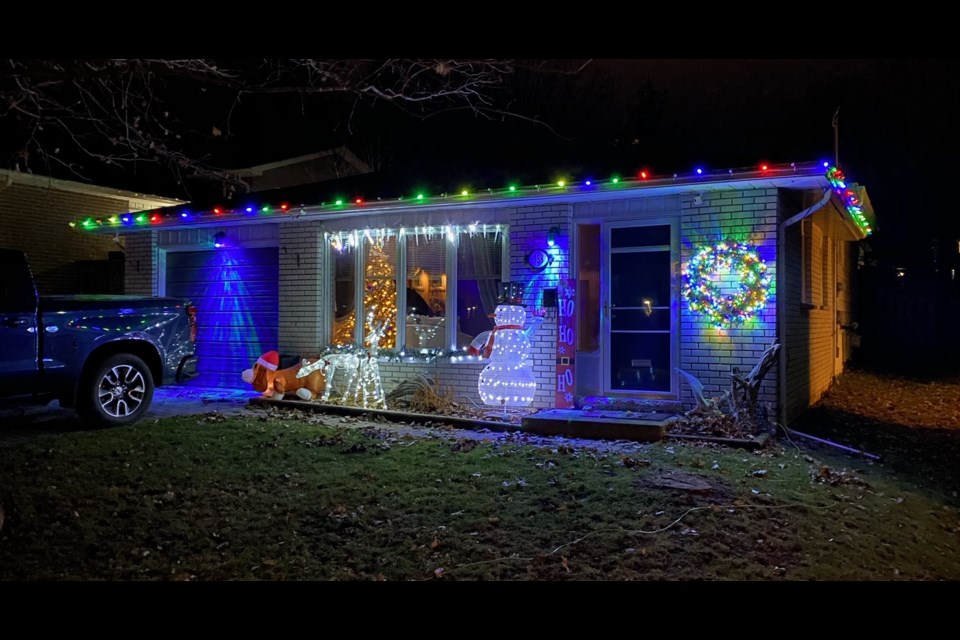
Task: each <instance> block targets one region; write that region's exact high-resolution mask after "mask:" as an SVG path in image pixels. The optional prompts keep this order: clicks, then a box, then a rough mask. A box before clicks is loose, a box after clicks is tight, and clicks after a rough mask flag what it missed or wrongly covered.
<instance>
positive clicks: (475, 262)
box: [455, 235, 502, 349]
mask: <svg viewBox="0 0 960 640" xmlns="http://www.w3.org/2000/svg"><path fill="white" fill-rule="evenodd" d="M501 261H502V243H501V242H500V239H499V238H498V239H494V238H493V237H483V236H476V235H475V236H469V235H461V236H460V242H459V243H458V246H457V334H456V343H455V344H456V345H457V348H460V349H463V348H465V347H469V346H470V344H471V343H472V342H473V341H474V339H476V337H477V336H478V335H480V334H481V333H483V332H484V331H489V330H490V329H492V328H493V326H494V325H493V318H492V317H491V316H492V315H493V312H494V311H495V310H496V307H497V292H498V290H499V287H500V279H501V277H500V274H501V267H502V262H501Z"/></svg>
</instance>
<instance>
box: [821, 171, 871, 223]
mask: <svg viewBox="0 0 960 640" xmlns="http://www.w3.org/2000/svg"><path fill="white" fill-rule="evenodd" d="M845 178H846V176H844V174H843V171H841V170H840V169H839V168H837V167H830V168H829V169H828V170H827V180H829V181H830V184H831V185H832V186H833V190H834V191H835V192H836V194H837V195H838V196H840V200H841V201H843V203H844V204H845V205H846V207H847V212H848V213H849V214H850V217H851V218H853V221H854V222H856V223H857V226H858V227H860V229H861V230H862V231H863V233H864V234H866V235H870V234H871V233H873V229H871V228H870V221H869V220H867V217H866V216H865V215H864V214H863V207H862V206H861V204H860V196H858V195H857V192H856V191H854V190H853V189H851V188H849V187H848V186H847V183H846V182H845V181H844V180H845Z"/></svg>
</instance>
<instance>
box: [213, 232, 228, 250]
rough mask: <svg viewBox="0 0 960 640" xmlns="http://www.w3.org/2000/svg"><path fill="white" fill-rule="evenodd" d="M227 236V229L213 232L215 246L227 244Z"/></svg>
mask: <svg viewBox="0 0 960 640" xmlns="http://www.w3.org/2000/svg"><path fill="white" fill-rule="evenodd" d="M226 238H227V234H226V232H225V231H217V232H216V233H215V234H213V246H214V247H216V248H217V249H221V248H223V247H225V246H227V242H226Z"/></svg>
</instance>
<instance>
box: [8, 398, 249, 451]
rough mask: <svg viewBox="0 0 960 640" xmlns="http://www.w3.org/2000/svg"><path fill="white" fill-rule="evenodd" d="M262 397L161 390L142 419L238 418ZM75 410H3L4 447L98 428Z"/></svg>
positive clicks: (55, 405)
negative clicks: (214, 415) (215, 414)
mask: <svg viewBox="0 0 960 640" xmlns="http://www.w3.org/2000/svg"><path fill="white" fill-rule="evenodd" d="M259 395H260V394H259V393H257V392H255V391H252V390H246V389H219V388H203V387H186V386H168V387H160V388H158V389H156V390H155V391H154V393H153V403H152V404H151V405H150V409H149V410H148V411H147V413H146V415H145V416H144V417H143V418H141V420H150V419H157V418H170V417H173V416H186V415H195V414H202V413H209V412H211V411H219V412H220V413H223V414H226V415H234V414H238V413H243V412H245V411H248V409H247V401H248V400H250V398H254V397H257V396H259ZM94 428H95V427H92V426H90V425H87V424H85V423H84V422H83V420H81V419H80V417H79V416H78V415H77V414H76V412H74V411H73V410H71V409H61V408H60V403H59V402H58V401H57V400H54V401H53V402H51V403H50V404H48V405H46V406H25V407H18V408H12V409H7V408H3V409H0V447H3V446H7V445H11V444H18V443H20V442H26V441H28V440H31V439H33V438H35V437H37V436H40V435H48V434H58V433H68V432H71V431H85V430H88V429H94Z"/></svg>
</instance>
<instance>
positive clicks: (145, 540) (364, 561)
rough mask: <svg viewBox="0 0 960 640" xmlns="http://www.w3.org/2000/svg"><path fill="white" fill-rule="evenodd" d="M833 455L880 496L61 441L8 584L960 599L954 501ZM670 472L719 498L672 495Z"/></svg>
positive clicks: (12, 491)
mask: <svg viewBox="0 0 960 640" xmlns="http://www.w3.org/2000/svg"><path fill="white" fill-rule="evenodd" d="M361 424H362V423H361ZM826 455H827V454H821V455H820V457H821V459H823V460H824V461H826V462H827V464H830V466H832V467H834V466H836V465H837V464H846V465H848V466H850V465H853V466H857V467H859V468H860V469H861V471H862V474H861V475H860V477H862V479H863V480H864V481H865V482H866V483H867V486H863V485H859V484H839V485H836V486H830V485H826V484H821V483H819V482H814V481H812V480H811V475H810V472H811V469H814V470H815V469H817V468H818V463H811V462H809V461H808V460H806V459H805V458H804V456H805V454H804V453H803V452H798V451H797V450H795V449H793V448H788V449H784V450H778V451H775V452H773V453H767V454H763V455H759V454H755V453H747V452H744V451H740V450H733V449H724V448H708V447H698V446H694V445H681V444H672V445H671V444H654V445H648V446H645V447H643V448H641V449H639V450H638V451H635V452H632V453H630V454H629V457H630V459H629V460H627V464H626V465H625V464H624V462H623V460H622V458H621V454H619V453H604V452H602V451H599V450H595V449H589V448H577V449H571V448H569V445H568V444H565V445H562V444H561V441H557V443H556V444H554V445H553V446H547V447H543V446H531V445H528V444H524V443H523V439H522V438H517V437H513V436H504V437H501V438H499V439H497V440H495V441H493V442H485V443H478V442H475V441H473V440H467V439H463V438H457V437H456V432H451V434H449V435H447V436H445V437H412V436H400V435H398V434H397V433H396V432H394V431H390V430H383V429H375V428H360V427H357V426H353V427H342V428H331V427H326V426H318V425H316V424H311V423H310V422H308V421H305V420H299V419H288V420H280V419H265V418H263V419H258V418H256V417H253V418H251V417H238V418H231V419H228V420H226V421H225V422H208V421H205V420H203V419H202V418H201V417H184V418H176V419H167V420H161V421H153V422H145V423H141V424H138V425H136V426H134V427H128V428H121V429H111V430H103V431H92V432H82V433H71V434H67V435H62V436H58V437H44V438H38V439H37V440H35V441H33V442H31V443H28V444H25V445H20V446H17V447H10V448H5V449H2V450H0V504H2V505H3V507H4V509H5V512H6V523H5V525H4V527H3V530H2V532H0V578H2V579H8V580H9V579H13V580H23V579H31V580H33V579H44V580H64V579H68V580H69V579H123V580H129V579H136V580H166V579H181V580H182V579H197V580H228V579H242V580H245V579H264V580H376V579H387V580H411V579H412V580H424V579H429V580H436V579H438V578H439V579H441V580H460V579H509V580H524V579H535V580H566V579H575V580H650V579H708V580H714V579H800V580H803V579H883V580H886V579H958V578H960V553H958V542H957V541H958V537H957V533H958V532H960V518H958V512H957V510H956V509H955V508H954V507H953V506H950V505H949V504H948V503H947V500H948V499H947V498H946V497H944V496H943V495H941V494H939V493H937V492H936V491H935V490H932V489H929V488H924V487H921V486H917V485H915V484H911V483H909V482H907V481H905V480H898V479H897V478H896V477H895V476H894V475H893V474H892V472H891V471H890V470H888V469H886V468H884V467H882V466H880V465H868V464H867V463H863V462H855V461H853V460H852V459H850V458H829V459H828V458H827V457H825V456H826ZM635 462H636V464H634V463H635ZM715 465H716V467H717V468H713V467H714V466H715ZM762 469H765V470H766V471H767V473H766V475H764V476H763V477H755V476H753V475H751V474H752V473H753V472H755V471H757V470H762ZM665 471H683V472H685V473H691V474H695V475H697V476H701V477H702V478H703V479H705V480H706V481H707V482H709V483H710V484H711V485H712V486H713V487H714V490H713V491H711V492H709V493H705V494H695V493H690V492H685V491H682V490H677V489H667V488H661V487H657V486H654V485H653V484H652V481H653V480H654V479H655V477H656V476H657V475H658V474H660V473H662V472H665ZM519 480H522V481H519ZM691 509H693V510H692V511H691ZM684 514H685V515H684ZM681 515H683V517H682V519H680V520H679V522H676V524H673V526H670V525H671V523H674V522H675V521H677V519H678V518H680V516H681ZM653 531H657V532H656V533H644V532H653ZM575 541H576V542H575ZM571 543H572V544H571ZM562 545H565V546H562ZM440 569H442V571H439V570H440Z"/></svg>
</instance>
